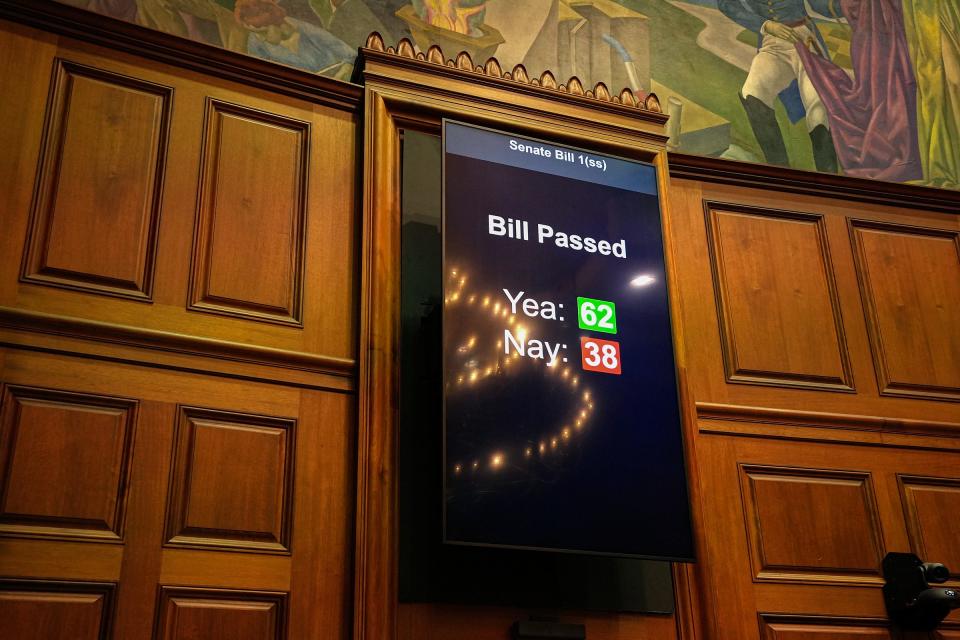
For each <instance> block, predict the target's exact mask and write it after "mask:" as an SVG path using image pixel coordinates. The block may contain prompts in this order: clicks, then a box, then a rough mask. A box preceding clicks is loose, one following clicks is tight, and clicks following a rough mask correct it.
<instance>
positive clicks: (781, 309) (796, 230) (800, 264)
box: [705, 202, 853, 391]
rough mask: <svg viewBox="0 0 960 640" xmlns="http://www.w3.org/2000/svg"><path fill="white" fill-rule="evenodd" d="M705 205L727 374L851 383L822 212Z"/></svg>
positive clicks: (809, 383) (835, 387)
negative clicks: (804, 212) (795, 211)
mask: <svg viewBox="0 0 960 640" xmlns="http://www.w3.org/2000/svg"><path fill="white" fill-rule="evenodd" d="M705 207H706V215H707V234H708V245H709V249H710V258H711V260H710V263H711V268H712V270H713V276H714V285H715V288H716V296H717V307H718V314H719V317H720V328H721V346H722V348H723V358H724V365H725V368H726V375H727V380H728V381H729V382H741V383H751V384H772V385H778V386H790V387H802V388H812V389H821V390H830V391H852V390H853V378H852V374H851V368H850V363H849V355H848V350H847V345H846V341H845V339H844V331H843V321H842V319H841V315H840V306H839V302H838V298H837V292H836V286H835V284H834V275H833V267H832V265H831V261H830V253H829V249H828V245H827V236H826V231H825V229H824V226H823V217H822V216H819V215H811V214H803V213H794V212H786V211H773V210H766V209H758V208H753V207H744V206H740V205H729V204H720V203H711V202H708V203H706V205H705Z"/></svg>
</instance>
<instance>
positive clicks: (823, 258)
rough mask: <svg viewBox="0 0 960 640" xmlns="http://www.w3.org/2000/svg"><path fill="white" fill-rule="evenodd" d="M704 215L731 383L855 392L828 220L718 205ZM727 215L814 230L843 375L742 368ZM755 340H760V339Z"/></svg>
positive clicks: (707, 203) (706, 209) (709, 207)
mask: <svg viewBox="0 0 960 640" xmlns="http://www.w3.org/2000/svg"><path fill="white" fill-rule="evenodd" d="M703 212H704V217H705V225H706V230H707V250H708V252H709V255H710V271H711V273H712V276H713V286H714V296H715V300H716V306H717V316H718V317H719V319H720V329H721V331H720V348H721V351H722V353H723V362H724V369H725V371H726V378H727V382H730V383H734V384H752V385H769V386H775V387H786V388H799V389H812V390H818V391H838V392H846V393H855V389H854V384H853V366H852V365H851V363H850V348H849V346H848V345H847V338H846V332H845V330H844V326H843V314H842V312H841V309H840V295H839V294H838V293H837V284H836V278H835V275H834V274H835V270H834V267H833V259H832V257H831V254H830V243H829V241H828V238H827V230H826V226H825V222H824V216H823V215H822V214H816V213H806V212H800V211H787V210H781V209H772V208H768V207H755V206H748V205H743V204H737V203H730V202H716V201H712V200H705V201H704V202H703ZM721 213H733V214H739V215H744V216H752V217H754V218H760V219H765V220H768V221H774V220H787V221H791V222H800V223H806V224H808V225H812V226H813V229H814V234H815V237H816V241H817V249H818V251H819V261H820V266H821V267H822V269H823V277H824V282H825V285H826V294H827V296H828V298H829V301H830V311H831V315H832V318H831V319H832V320H833V327H834V330H835V332H836V353H837V358H838V359H839V362H840V369H841V370H840V371H838V372H837V375H822V374H820V375H817V374H813V373H791V372H787V371H767V370H758V369H751V368H749V367H748V366H744V365H743V364H742V363H741V357H740V354H739V353H738V350H737V346H738V344H737V343H738V341H737V332H736V329H737V327H736V325H735V322H734V314H733V313H732V310H731V301H732V300H733V299H735V295H733V294H731V292H730V291H729V282H730V278H728V276H727V273H726V268H725V265H724V250H723V244H724V243H723V239H722V234H721V232H720V226H719V221H718V217H717V216H718V214H721ZM739 250H740V249H739V248H738V247H734V248H733V252H732V253H734V254H736V253H737V252H738V251H739ZM741 329H742V328H741ZM751 339H755V337H754V338H751Z"/></svg>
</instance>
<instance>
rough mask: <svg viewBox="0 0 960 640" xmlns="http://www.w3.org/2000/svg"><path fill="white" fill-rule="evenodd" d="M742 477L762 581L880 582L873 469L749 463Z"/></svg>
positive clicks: (880, 543) (880, 541) (756, 566)
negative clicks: (850, 470) (878, 579)
mask: <svg viewBox="0 0 960 640" xmlns="http://www.w3.org/2000/svg"><path fill="white" fill-rule="evenodd" d="M741 478H742V485H743V499H744V507H743V510H744V516H745V518H746V522H747V530H748V531H749V532H750V540H751V543H752V546H753V556H754V570H755V572H756V575H757V576H758V577H759V578H761V579H768V580H797V579H799V580H804V581H810V580H831V579H834V580H836V579H841V580H844V579H846V580H851V579H856V578H855V576H859V577H860V579H861V580H862V579H863V578H865V577H870V576H872V577H874V578H875V579H874V581H876V579H877V576H878V575H879V566H880V561H881V559H882V558H883V548H884V546H883V536H882V534H881V531H880V524H879V518H878V516H877V511H876V505H875V500H874V497H873V488H872V486H871V479H870V475H869V474H867V473H859V472H847V471H822V470H815V469H798V468H787V467H763V466H754V465H744V466H742V467H741Z"/></svg>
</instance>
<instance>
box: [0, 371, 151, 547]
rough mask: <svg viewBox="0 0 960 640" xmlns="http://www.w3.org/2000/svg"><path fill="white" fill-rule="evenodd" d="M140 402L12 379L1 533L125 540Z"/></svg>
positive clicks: (4, 429)
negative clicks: (16, 383) (39, 386)
mask: <svg viewBox="0 0 960 640" xmlns="http://www.w3.org/2000/svg"><path fill="white" fill-rule="evenodd" d="M136 410H137V403H136V401H134V400H128V399H124V398H116V397H107V396H95V395H88V394H76V393H66V392H61V391H55V390H49V389H37V388H28V387H19V386H7V387H6V388H5V389H4V390H3V406H2V413H0V478H2V484H0V491H2V512H0V535H3V534H7V535H29V536H53V537H58V538H79V539H85V538H93V539H100V540H121V539H122V537H123V522H124V519H123V515H124V507H125V504H126V492H127V485H128V482H127V481H128V471H129V461H130V457H131V455H132V450H133V443H134V429H135V425H136V414H137V411H136Z"/></svg>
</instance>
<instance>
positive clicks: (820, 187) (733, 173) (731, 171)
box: [669, 153, 960, 214]
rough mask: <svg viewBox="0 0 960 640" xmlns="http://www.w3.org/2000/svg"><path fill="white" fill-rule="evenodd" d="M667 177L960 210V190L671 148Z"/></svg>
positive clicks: (908, 205) (906, 205) (826, 196)
mask: <svg viewBox="0 0 960 640" xmlns="http://www.w3.org/2000/svg"><path fill="white" fill-rule="evenodd" d="M669 156H670V177H671V178H680V179H684V180H702V181H704V182H715V183H720V184H730V185H736V186H741V187H752V188H756V189H775V190H777V191H780V192H784V191H785V192H788V193H801V194H805V195H815V196H822V197H824V198H837V199H840V200H852V201H855V202H871V203H875V204H881V205H887V206H891V207H908V208H911V209H923V210H926V211H939V212H941V213H953V214H957V213H960V191H951V190H947V189H937V188H935V187H921V186H917V185H911V184H901V183H898V182H884V181H882V180H870V179H867V178H851V177H849V176H838V175H833V174H829V173H817V172H815V171H803V170H801V169H788V168H786V167H776V166H772V165H768V164H759V163H755V162H743V161H739V160H727V159H721V158H708V157H704V156H694V155H688V154H685V153H670V154H669Z"/></svg>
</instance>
